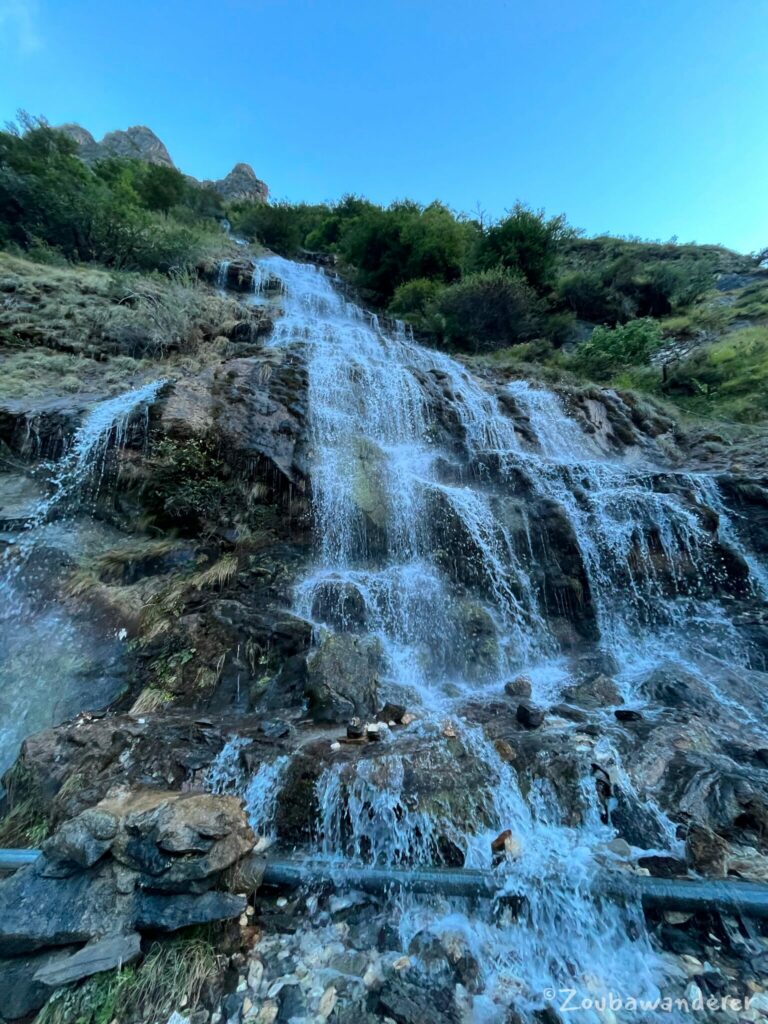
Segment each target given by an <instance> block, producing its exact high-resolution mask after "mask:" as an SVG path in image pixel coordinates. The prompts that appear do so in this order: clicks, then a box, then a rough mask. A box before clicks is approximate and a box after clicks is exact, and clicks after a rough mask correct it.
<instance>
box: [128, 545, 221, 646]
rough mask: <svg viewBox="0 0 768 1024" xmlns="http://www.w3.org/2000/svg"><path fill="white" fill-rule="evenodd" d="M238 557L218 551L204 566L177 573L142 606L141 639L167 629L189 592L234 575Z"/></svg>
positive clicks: (216, 585) (217, 585) (209, 586)
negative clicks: (181, 574)
mask: <svg viewBox="0 0 768 1024" xmlns="http://www.w3.org/2000/svg"><path fill="white" fill-rule="evenodd" d="M238 564H239V562H238V558H237V555H234V554H226V555H222V556H221V558H219V559H218V560H217V561H216V562H214V563H213V565H211V566H208V568H207V569H199V570H198V571H197V572H194V573H191V574H190V575H188V576H177V577H175V578H174V579H172V581H171V582H170V583H169V585H168V586H167V587H166V588H165V589H164V590H163V591H162V592H161V593H159V594H158V595H157V596H156V597H155V598H154V599H153V600H152V601H150V602H149V604H148V605H147V607H146V608H145V609H144V613H143V615H142V617H141V639H142V642H143V643H149V641H150V640H155V639H157V637H159V636H162V634H163V633H167V632H168V630H170V629H171V627H172V626H173V624H174V622H175V620H176V619H178V617H179V615H180V614H181V612H182V610H183V607H184V603H185V601H186V599H187V597H188V595H189V594H191V593H192V592H193V591H195V590H207V589H209V588H214V587H215V588H218V589H221V588H222V587H224V586H226V584H227V583H229V582H230V581H231V580H233V579H234V577H235V576H236V575H237V570H238Z"/></svg>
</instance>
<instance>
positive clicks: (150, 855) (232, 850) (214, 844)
mask: <svg viewBox="0 0 768 1024" xmlns="http://www.w3.org/2000/svg"><path fill="white" fill-rule="evenodd" d="M99 809H100V810H106V811H108V812H110V813H112V814H114V815H115V816H116V817H119V819H120V827H119V831H118V834H117V836H116V838H115V839H114V841H113V843H112V856H113V857H114V859H115V860H116V861H118V862H119V863H121V864H124V865H125V866H126V867H129V868H131V869H132V870H134V871H137V872H140V873H141V876H142V884H143V885H144V886H145V887H146V888H151V889H159V890H164V891H170V892H174V891H184V890H188V888H189V886H190V885H191V884H194V883H203V886H204V887H205V888H208V887H209V886H210V885H211V884H212V883H213V881H214V880H215V879H216V877H217V876H219V875H220V874H221V873H222V872H223V871H225V870H226V869H227V868H229V867H231V866H232V865H233V864H234V863H235V862H236V861H237V860H239V859H240V858H241V857H243V856H245V854H246V853H249V852H250V851H251V850H252V849H253V846H254V844H255V837H254V835H253V833H252V832H251V830H250V828H249V827H248V825H247V823H246V821H245V815H244V813H243V809H242V804H241V802H240V800H238V799H237V798H236V797H231V796H214V795H213V794H210V793H168V792H164V791H162V790H145V791H139V792H138V793H136V792H134V793H128V794H126V795H125V796H123V797H118V798H117V799H115V800H106V801H104V802H103V803H102V804H101V805H99Z"/></svg>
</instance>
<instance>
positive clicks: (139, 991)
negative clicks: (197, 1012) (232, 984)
mask: <svg viewBox="0 0 768 1024" xmlns="http://www.w3.org/2000/svg"><path fill="white" fill-rule="evenodd" d="M220 969H221V964H220V962H219V958H218V957H217V955H216V951H215V950H214V948H213V946H212V945H211V943H209V942H206V941H204V940H203V939H199V938H185V939H175V940H173V941H170V942H163V943H160V942H157V943H155V944H154V945H153V946H152V947H151V949H150V950H149V952H148V953H147V956H146V957H145V958H144V961H143V962H142V963H141V964H140V965H139V966H138V967H127V968H124V969H123V970H120V971H110V972H108V973H105V974H98V975H95V976H94V977H92V978H88V979H87V980H86V981H85V982H83V983H81V984H80V985H75V986H69V987H67V988H62V989H59V990H58V991H57V992H55V993H54V995H53V996H52V997H51V999H50V1000H49V1001H48V1003H47V1004H46V1005H45V1007H44V1008H43V1009H42V1010H41V1011H40V1013H39V1014H38V1015H37V1017H36V1018H35V1024H112V1022H116V1024H136V1022H146V1024H154V1022H155V1021H165V1020H167V1019H168V1017H169V1016H170V1015H171V1014H172V1013H173V1012H174V1010H178V1009H181V1008H182V1007H183V1006H184V1007H195V1006H197V1005H199V1003H200V999H201V996H202V994H203V990H204V989H205V986H206V985H207V984H208V983H209V982H212V981H214V980H215V978H216V976H217V975H218V974H219V972H220Z"/></svg>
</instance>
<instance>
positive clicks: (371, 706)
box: [306, 633, 383, 722]
mask: <svg viewBox="0 0 768 1024" xmlns="http://www.w3.org/2000/svg"><path fill="white" fill-rule="evenodd" d="M382 657H383V655H382V650H381V646H380V644H379V643H378V641H377V640H376V639H375V638H364V639H363V638H360V637H356V636H352V635H351V634H349V633H329V634H328V635H327V636H326V637H324V639H323V640H322V642H321V643H320V646H319V647H317V648H316V649H315V650H314V651H313V652H312V653H311V654H310V655H309V657H308V658H307V683H306V693H307V697H308V698H309V706H310V711H311V713H312V717H313V718H314V719H315V721H317V722H347V721H349V719H350V718H354V717H355V716H359V717H361V718H370V717H373V716H374V715H375V714H376V709H377V708H378V706H379V703H378V690H377V684H378V673H379V672H380V670H381V667H382Z"/></svg>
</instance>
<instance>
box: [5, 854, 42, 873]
mask: <svg viewBox="0 0 768 1024" xmlns="http://www.w3.org/2000/svg"><path fill="white" fill-rule="evenodd" d="M40 852H41V851H40V850H2V849H0V871H16V870H18V868H23V867H26V866H27V864H34V863H35V861H36V860H37V858H38V857H39V856H40Z"/></svg>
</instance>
